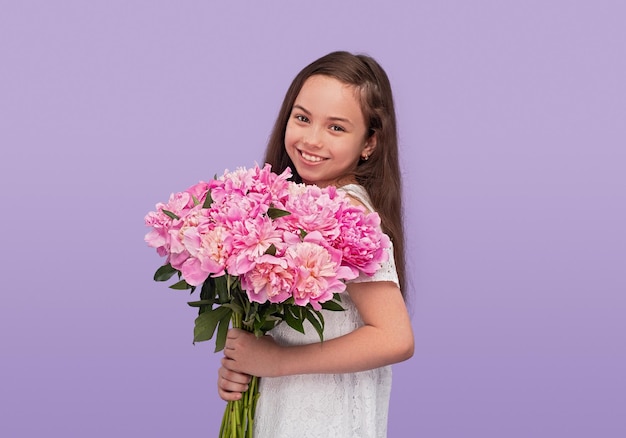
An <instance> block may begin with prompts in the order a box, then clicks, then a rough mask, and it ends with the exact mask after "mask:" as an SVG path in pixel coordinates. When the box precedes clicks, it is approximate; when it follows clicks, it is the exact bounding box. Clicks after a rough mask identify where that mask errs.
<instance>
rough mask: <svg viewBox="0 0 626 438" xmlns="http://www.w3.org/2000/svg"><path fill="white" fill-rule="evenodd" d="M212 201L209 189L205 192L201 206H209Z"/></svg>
mask: <svg viewBox="0 0 626 438" xmlns="http://www.w3.org/2000/svg"><path fill="white" fill-rule="evenodd" d="M212 203H213V198H211V191H210V190H209V191H208V192H206V199H205V200H204V204H202V208H209V207H210V206H211V204H212Z"/></svg>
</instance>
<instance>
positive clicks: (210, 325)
mask: <svg viewBox="0 0 626 438" xmlns="http://www.w3.org/2000/svg"><path fill="white" fill-rule="evenodd" d="M231 312H232V311H231V310H230V309H229V308H227V307H216V308H215V309H212V310H208V311H206V312H203V313H201V314H200V315H199V316H198V317H197V318H196V320H195V323H194V329H193V342H194V343H196V342H202V341H206V340H209V339H211V338H212V337H213V334H214V333H215V328H216V327H217V324H218V323H219V322H220V320H221V319H222V318H224V317H225V316H228V317H229V318H230V314H231Z"/></svg>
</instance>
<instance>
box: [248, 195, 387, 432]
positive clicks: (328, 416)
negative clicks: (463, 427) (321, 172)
mask: <svg viewBox="0 0 626 438" xmlns="http://www.w3.org/2000/svg"><path fill="white" fill-rule="evenodd" d="M342 190H343V191H345V192H346V193H348V194H350V195H351V196H352V197H354V198H356V199H358V200H360V201H361V202H362V203H363V204H364V205H365V206H367V207H368V208H369V209H370V210H372V208H371V202H370V201H369V197H368V196H367V193H366V192H365V189H364V188H363V187H361V186H358V185H354V184H350V185H347V186H344V187H342ZM365 281H393V282H395V283H396V284H398V275H397V273H396V268H395V262H394V259H393V250H392V249H390V251H389V261H388V262H387V263H385V264H384V265H383V266H382V268H381V269H380V270H379V271H378V272H377V273H376V274H375V275H374V276H373V277H368V276H366V275H362V276H360V277H358V278H356V279H355V280H352V282H365ZM341 299H342V306H343V307H344V309H346V310H345V311H341V312H332V311H325V310H324V311H323V312H324V320H325V326H324V339H332V338H336V337H338V336H342V335H344V334H347V333H350V332H352V331H353V330H355V329H356V328H358V327H360V326H362V325H363V321H362V320H361V317H360V315H359V312H358V311H357V309H356V307H355V305H354V303H353V302H352V300H350V297H349V295H348V294H347V293H343V294H342V297H341ZM307 323H308V322H307ZM270 334H271V335H272V336H273V337H274V339H275V340H276V341H277V342H278V343H279V344H282V345H301V344H309V343H313V342H319V337H318V334H317V332H316V331H315V329H314V328H313V327H312V326H311V325H310V324H309V325H305V334H304V335H303V334H301V333H299V332H297V331H296V330H294V329H292V328H291V327H289V326H288V325H287V324H285V323H283V324H280V325H279V326H277V327H275V328H274V329H273V330H272V331H271V332H270ZM260 382H261V383H260V388H259V390H260V394H261V396H260V398H259V401H258V405H257V411H256V415H255V427H254V437H255V438H296V437H298V438H351V437H352V438H384V437H386V435H387V413H388V408H389V396H390V393H391V366H385V367H382V368H376V369H373V370H369V371H363V372H358V373H346V374H304V375H295V376H285V377H273V378H270V377H264V378H262V379H260Z"/></svg>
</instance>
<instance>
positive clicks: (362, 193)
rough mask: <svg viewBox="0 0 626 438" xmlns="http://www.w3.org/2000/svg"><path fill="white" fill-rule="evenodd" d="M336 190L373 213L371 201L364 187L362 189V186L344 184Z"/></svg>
mask: <svg viewBox="0 0 626 438" xmlns="http://www.w3.org/2000/svg"><path fill="white" fill-rule="evenodd" d="M337 190H340V191H342V192H344V193H345V194H346V195H348V196H350V197H351V198H352V199H355V200H356V201H358V202H359V203H360V204H362V205H363V207H365V208H366V209H368V210H369V211H374V207H373V206H372V201H371V200H370V197H369V195H368V194H367V190H365V187H363V186H362V185H359V184H346V185H344V186H341V187H337Z"/></svg>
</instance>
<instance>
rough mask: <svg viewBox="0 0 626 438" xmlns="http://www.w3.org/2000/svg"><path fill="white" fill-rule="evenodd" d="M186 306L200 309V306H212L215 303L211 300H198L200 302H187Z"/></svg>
mask: <svg viewBox="0 0 626 438" xmlns="http://www.w3.org/2000/svg"><path fill="white" fill-rule="evenodd" d="M187 304H188V305H189V306H190V307H202V306H212V305H213V304H215V303H214V301H213V300H200V301H189V302H188V303H187Z"/></svg>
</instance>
